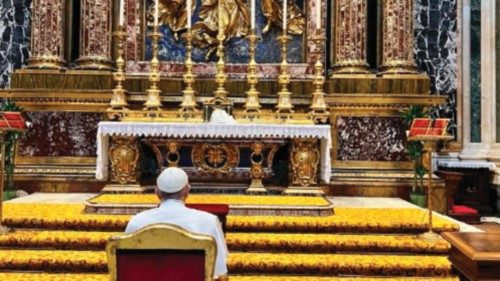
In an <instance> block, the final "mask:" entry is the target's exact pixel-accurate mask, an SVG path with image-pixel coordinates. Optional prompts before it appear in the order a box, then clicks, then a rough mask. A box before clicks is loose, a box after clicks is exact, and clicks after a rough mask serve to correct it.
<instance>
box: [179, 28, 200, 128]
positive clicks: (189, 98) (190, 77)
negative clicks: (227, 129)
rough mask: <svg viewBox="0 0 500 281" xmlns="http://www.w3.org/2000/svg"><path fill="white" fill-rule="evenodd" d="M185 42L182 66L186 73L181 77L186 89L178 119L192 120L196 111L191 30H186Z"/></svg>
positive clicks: (183, 92) (183, 93)
mask: <svg viewBox="0 0 500 281" xmlns="http://www.w3.org/2000/svg"><path fill="white" fill-rule="evenodd" d="M186 41H187V43H186V61H185V62H184V65H185V66H186V73H185V74H184V75H183V80H184V84H185V85H186V88H185V89H184V90H183V91H182V103H181V109H180V117H181V118H185V119H189V118H193V114H194V113H195V112H196V111H197V110H196V98H195V93H196V92H195V91H194V89H193V83H194V78H195V75H194V74H193V60H192V52H193V44H192V42H193V34H192V33H191V28H188V30H187V35H186Z"/></svg>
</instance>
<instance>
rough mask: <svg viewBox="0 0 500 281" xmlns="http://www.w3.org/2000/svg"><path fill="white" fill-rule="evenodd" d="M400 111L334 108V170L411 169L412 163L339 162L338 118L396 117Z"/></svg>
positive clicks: (332, 118)
mask: <svg viewBox="0 0 500 281" xmlns="http://www.w3.org/2000/svg"><path fill="white" fill-rule="evenodd" d="M399 114H400V113H399V110H397V109H386V108H369V109H368V108H342V109H337V108H333V109H332V111H331V117H330V118H331V119H330V120H331V130H332V144H333V147H334V149H332V151H331V155H332V168H344V169H345V168H351V169H385V170H393V169H411V167H412V163H411V162H410V161H403V162H401V161H341V160H337V157H338V152H337V149H335V148H336V147H337V146H336V145H337V142H338V137H337V133H338V128H337V122H336V121H337V118H338V117H340V116H355V117H396V116H398V115H399Z"/></svg>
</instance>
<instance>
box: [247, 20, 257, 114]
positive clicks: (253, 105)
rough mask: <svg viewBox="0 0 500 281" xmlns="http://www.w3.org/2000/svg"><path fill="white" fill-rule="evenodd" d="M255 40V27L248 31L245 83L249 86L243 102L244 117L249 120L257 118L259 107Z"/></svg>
mask: <svg viewBox="0 0 500 281" xmlns="http://www.w3.org/2000/svg"><path fill="white" fill-rule="evenodd" d="M257 40H258V37H257V35H256V33H255V29H252V30H251V31H250V35H249V36H248V41H249V46H250V47H249V49H250V61H249V63H248V74H247V83H248V85H249V86H250V89H249V90H248V91H247V92H246V94H247V100H246V103H245V118H248V119H250V120H254V119H256V118H258V115H259V113H260V108H261V105H260V102H259V95H260V92H259V91H258V90H257V85H258V84H259V75H258V74H257V62H256V61H255V50H256V47H257V46H256V45H257Z"/></svg>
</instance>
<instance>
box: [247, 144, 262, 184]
mask: <svg viewBox="0 0 500 281" xmlns="http://www.w3.org/2000/svg"><path fill="white" fill-rule="evenodd" d="M251 148H252V154H251V155H250V163H251V167H250V177H251V178H252V182H251V183H250V187H249V188H248V189H247V192H248V193H254V192H266V189H265V188H264V185H263V184H262V179H263V178H264V170H263V167H262V164H263V163H264V155H263V153H264V145H263V144H262V143H260V142H256V143H253V144H252V146H251Z"/></svg>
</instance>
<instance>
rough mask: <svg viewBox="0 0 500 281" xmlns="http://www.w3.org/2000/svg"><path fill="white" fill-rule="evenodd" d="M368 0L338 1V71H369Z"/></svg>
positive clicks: (336, 22) (336, 70) (336, 16)
mask: <svg viewBox="0 0 500 281" xmlns="http://www.w3.org/2000/svg"><path fill="white" fill-rule="evenodd" d="M366 1H367V0H337V1H336V9H335V11H336V13H335V47H334V48H335V49H334V54H335V65H334V68H335V72H336V73H368V71H367V69H368V63H367V62H366V24H367V5H366Z"/></svg>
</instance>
